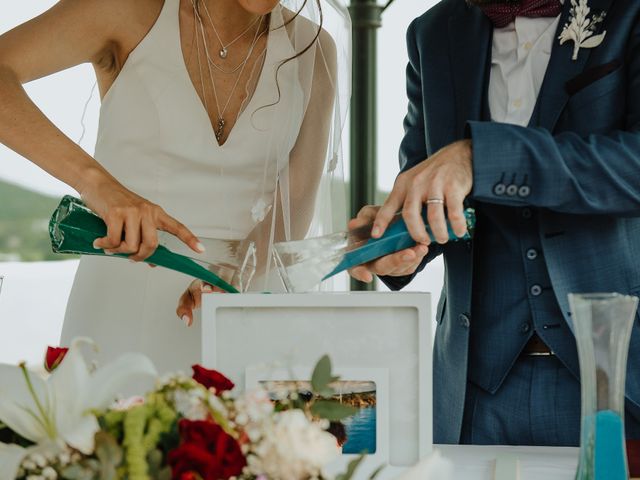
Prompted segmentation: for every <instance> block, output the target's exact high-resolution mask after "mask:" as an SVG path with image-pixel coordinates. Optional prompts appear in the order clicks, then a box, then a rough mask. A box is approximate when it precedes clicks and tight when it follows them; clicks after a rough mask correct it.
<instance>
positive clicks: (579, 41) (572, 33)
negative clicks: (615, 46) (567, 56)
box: [559, 0, 607, 60]
mask: <svg viewBox="0 0 640 480" xmlns="http://www.w3.org/2000/svg"><path fill="white" fill-rule="evenodd" d="M590 13H591V8H589V5H588V0H571V14H570V15H571V16H570V17H569V22H568V23H567V24H565V26H564V29H563V30H562V33H561V34H560V37H559V39H560V45H563V44H564V43H565V42H568V41H573V43H574V47H573V60H577V59H578V53H580V49H581V48H596V47H597V46H598V45H600V44H601V43H602V42H603V41H604V37H605V35H606V34H607V32H606V31H604V32H602V33H600V34H598V35H596V27H597V26H598V24H600V23H602V22H603V20H604V19H605V17H606V15H607V14H606V12H602V13H600V14H599V15H595V14H594V15H589V14H590Z"/></svg>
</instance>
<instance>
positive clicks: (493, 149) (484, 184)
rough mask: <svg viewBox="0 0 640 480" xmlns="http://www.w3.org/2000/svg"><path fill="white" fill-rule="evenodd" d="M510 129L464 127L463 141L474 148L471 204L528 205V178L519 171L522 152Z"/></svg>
mask: <svg viewBox="0 0 640 480" xmlns="http://www.w3.org/2000/svg"><path fill="white" fill-rule="evenodd" d="M509 127H516V126H512V125H506V124H501V123H496V122H468V123H467V126H466V131H465V137H466V138H469V139H471V141H472V145H473V147H472V148H473V190H472V192H471V197H472V198H473V199H474V200H478V201H481V202H487V203H493V204H500V205H509V206H523V205H527V204H528V203H529V201H528V200H529V196H530V195H531V186H530V185H529V177H528V175H527V174H526V173H525V172H523V171H522V170H525V169H524V168H523V157H524V156H525V152H524V148H523V146H522V145H520V143H521V142H520V141H519V140H518V139H517V138H516V137H517V136H516V135H512V134H511V133H512V131H511V130H510V128H509ZM518 128H519V127H518Z"/></svg>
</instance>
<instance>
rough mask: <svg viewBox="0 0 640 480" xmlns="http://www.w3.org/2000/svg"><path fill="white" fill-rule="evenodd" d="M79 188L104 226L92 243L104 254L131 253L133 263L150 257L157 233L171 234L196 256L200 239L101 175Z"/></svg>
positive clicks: (160, 209)
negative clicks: (102, 234) (103, 230)
mask: <svg viewBox="0 0 640 480" xmlns="http://www.w3.org/2000/svg"><path fill="white" fill-rule="evenodd" d="M87 177H89V178H87V179H86V181H85V184H84V185H83V188H82V189H81V192H80V194H81V196H82V199H83V200H84V201H85V203H86V204H87V206H88V207H89V208H90V209H92V210H93V211H94V212H96V213H97V214H98V215H99V216H100V217H101V218H102V219H103V220H104V222H105V223H106V224H107V236H106V237H102V238H99V239H97V240H96V241H95V242H94V247H95V248H100V249H104V250H105V251H106V252H107V253H125V254H131V256H130V257H129V258H130V259H131V260H133V261H137V262H139V261H142V260H145V259H146V258H148V257H150V256H151V255H152V254H153V252H155V250H156V248H158V230H162V231H165V232H168V233H171V234H173V235H175V236H176V237H178V238H179V239H180V240H182V241H183V242H184V243H185V244H186V245H187V246H189V248H191V249H192V250H193V251H195V252H197V253H203V252H204V247H203V246H202V244H201V243H200V240H198V238H197V237H196V236H195V235H194V234H193V233H192V232H191V231H190V230H189V229H188V228H187V227H185V226H184V225H182V224H181V223H180V222H178V221H177V220H176V219H175V218H173V217H171V216H169V215H168V214H167V213H166V212H165V211H164V210H163V209H162V208H160V207H159V206H158V205H155V204H153V203H151V202H149V201H148V200H145V199H144V198H142V197H140V196H139V195H136V194H135V193H133V192H131V191H130V190H127V189H126V188H125V187H124V186H122V184H120V183H119V182H118V181H117V180H116V179H115V178H113V177H111V176H109V175H108V174H106V173H104V172H96V173H95V174H94V175H93V177H94V178H91V175H88V176H87Z"/></svg>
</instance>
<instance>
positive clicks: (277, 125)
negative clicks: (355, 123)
mask: <svg viewBox="0 0 640 480" xmlns="http://www.w3.org/2000/svg"><path fill="white" fill-rule="evenodd" d="M183 1H188V0H183ZM330 1H331V3H326V2H325V3H323V4H322V15H323V28H322V31H321V32H320V36H319V38H318V39H317V40H315V41H314V38H315V37H316V35H317V33H318V29H319V24H320V18H321V13H320V10H319V9H318V7H317V5H316V4H315V3H314V0H308V1H306V2H305V1H304V0H293V1H290V0H286V1H283V3H282V4H281V5H278V6H277V7H276V8H275V9H274V11H273V12H272V13H271V15H270V17H269V33H268V40H267V47H266V51H265V54H264V59H263V60H262V62H261V64H260V65H258V67H256V71H255V82H251V87H252V90H253V91H252V92H247V93H248V95H247V100H246V105H245V106H244V108H243V109H242V110H241V112H240V113H239V115H238V118H237V121H236V123H235V125H234V126H233V129H232V130H231V131H230V132H229V136H228V138H227V140H226V141H225V142H224V143H223V144H221V145H219V144H218V142H217V141H216V138H215V134H214V130H213V126H212V123H211V121H210V118H209V115H208V114H207V111H206V109H205V108H204V105H203V103H202V101H201V99H200V97H199V96H198V93H197V91H196V90H195V88H194V84H193V82H192V79H191V77H190V75H189V73H188V71H187V68H186V67H185V58H184V56H183V53H182V49H181V43H180V38H181V37H180V20H179V12H180V0H165V3H164V6H163V8H162V11H161V13H160V15H159V17H158V19H157V20H156V23H155V24H154V25H153V27H152V28H151V30H150V31H149V32H148V34H147V36H146V37H145V38H144V39H143V40H142V41H141V42H140V44H139V45H138V46H137V47H136V49H135V50H134V51H133V52H131V54H130V55H129V58H128V59H127V62H126V63H125V64H124V66H123V68H122V70H121V72H120V74H119V75H118V77H117V79H116V81H115V83H114V84H113V85H112V87H111V89H110V90H109V91H108V92H107V93H106V95H105V97H104V98H103V101H102V105H101V110H100V124H99V129H98V139H97V143H96V148H95V158H96V159H97V160H98V161H99V162H100V163H101V164H103V165H104V166H105V168H107V170H109V171H110V173H111V174H112V175H114V176H115V177H116V178H117V179H118V180H119V181H121V182H122V183H123V184H124V185H125V186H126V187H127V188H129V189H131V190H133V191H134V192H136V193H138V194H140V195H141V196H143V197H145V198H147V199H149V200H150V201H152V202H155V203H157V204H158V205H160V206H162V207H163V208H164V209H165V210H166V211H167V212H168V213H169V214H170V215H172V216H174V217H175V218H177V219H179V220H180V221H181V222H183V223H184V224H185V225H187V226H188V227H189V228H190V229H191V230H192V231H193V232H194V233H195V234H196V235H198V236H199V237H200V238H201V239H202V240H203V243H204V244H205V246H206V248H207V252H206V253H205V254H204V255H202V257H201V258H199V259H200V260H204V261H207V262H212V263H215V264H216V265H218V267H216V268H219V270H220V271H222V272H224V273H225V275H226V276H227V277H228V278H233V279H234V280H235V281H236V282H235V283H236V286H238V287H241V290H242V291H259V292H261V291H272V292H276V291H282V290H283V286H282V283H281V281H280V279H279V276H278V274H277V269H276V267H275V263H274V262H273V260H272V251H273V244H274V243H275V242H279V241H285V240H295V239H301V238H304V237H307V236H311V235H314V236H315V235H319V234H323V233H328V232H330V231H334V230H336V229H343V228H344V225H345V222H346V188H345V184H344V176H343V163H342V141H341V138H342V129H343V126H344V122H345V116H346V112H347V105H348V101H349V97H350V83H351V78H350V65H351V59H350V55H351V51H350V49H351V45H350V40H351V33H350V19H349V15H348V12H347V10H346V7H345V6H344V5H343V4H342V3H339V2H338V0H330ZM339 1H342V0H339ZM296 13H297V14H296ZM293 57H295V58H293ZM260 66H261V67H262V68H260ZM161 242H162V243H164V244H166V245H168V246H170V247H175V249H176V250H178V251H179V252H180V248H181V247H180V245H179V244H178V243H177V242H176V241H175V240H174V239H173V238H171V237H168V236H163V237H162V238H161ZM190 254H191V255H193V252H191V253H190ZM191 280H192V279H190V278H188V277H186V276H184V275H182V274H177V273H175V272H172V271H169V270H165V269H161V268H157V269H150V268H148V267H147V266H146V265H142V264H132V263H129V262H126V261H122V260H117V259H109V258H101V257H83V258H82V259H81V261H80V265H79V267H78V272H77V274H76V279H75V282H74V286H73V288H72V291H71V295H70V298H69V303H68V306H67V314H66V317H65V322H64V326H63V332H62V340H61V342H62V344H68V343H69V342H70V341H71V340H72V339H73V338H74V337H76V336H88V337H91V338H93V339H94V340H96V342H97V343H98V344H99V345H100V361H102V360H105V361H106V360H108V359H110V358H113V357H115V356H117V355H119V354H121V353H122V352H127V351H138V352H143V353H145V354H147V355H148V356H149V357H150V358H151V359H152V360H153V361H154V363H155V364H156V365H157V367H158V368H159V370H160V371H170V370H174V371H175V370H176V369H177V368H182V369H184V370H186V369H188V368H189V366H190V365H191V364H192V363H195V362H199V361H200V351H201V345H200V344H201V338H200V329H199V324H198V321H197V319H196V326H195V327H192V328H186V327H185V326H184V324H183V323H182V322H181V321H180V319H178V318H177V316H176V314H175V309H176V306H177V302H178V299H179V297H180V295H181V294H182V293H183V292H184V290H185V289H186V288H187V287H188V285H189V283H190V281H191Z"/></svg>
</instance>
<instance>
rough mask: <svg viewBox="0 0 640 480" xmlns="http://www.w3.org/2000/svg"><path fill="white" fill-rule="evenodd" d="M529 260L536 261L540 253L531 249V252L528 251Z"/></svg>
mask: <svg viewBox="0 0 640 480" xmlns="http://www.w3.org/2000/svg"><path fill="white" fill-rule="evenodd" d="M527 258H528V259H529V260H535V259H536V258H538V251H537V250H536V249H535V248H530V249H529V250H527Z"/></svg>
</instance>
